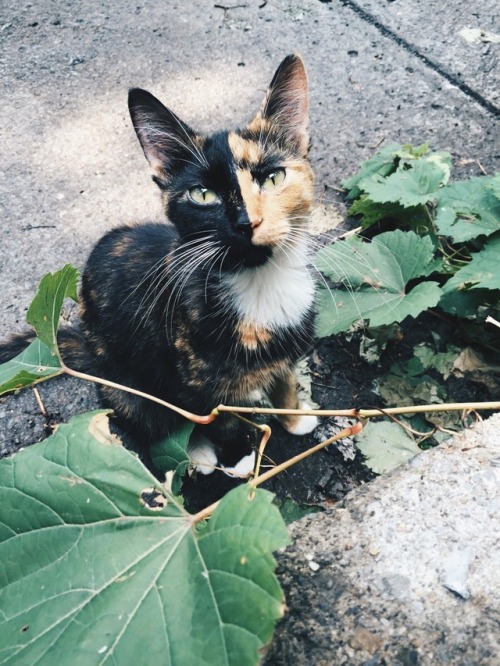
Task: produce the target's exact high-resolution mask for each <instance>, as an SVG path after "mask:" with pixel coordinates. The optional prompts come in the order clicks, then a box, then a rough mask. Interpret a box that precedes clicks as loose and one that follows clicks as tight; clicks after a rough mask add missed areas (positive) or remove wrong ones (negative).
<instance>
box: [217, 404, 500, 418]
mask: <svg viewBox="0 0 500 666" xmlns="http://www.w3.org/2000/svg"><path fill="white" fill-rule="evenodd" d="M464 409H465V410H478V409H487V410H500V401H496V402H452V403H443V404H441V405H410V406H408V407H389V408H388V409H384V408H382V407H381V408H380V409H274V408H273V407H234V406H230V407H229V406H227V405H219V406H218V407H217V412H219V413H222V412H236V413H239V414H277V415H282V414H296V415H300V416H351V417H354V418H363V419H368V418H371V417H374V416H385V415H386V414H417V413H421V412H457V411H462V410H464Z"/></svg>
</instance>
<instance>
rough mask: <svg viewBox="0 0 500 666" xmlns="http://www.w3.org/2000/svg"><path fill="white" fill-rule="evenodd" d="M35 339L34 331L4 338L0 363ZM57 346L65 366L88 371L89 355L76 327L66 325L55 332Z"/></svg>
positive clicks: (1, 344) (8, 359) (18, 352)
mask: <svg viewBox="0 0 500 666" xmlns="http://www.w3.org/2000/svg"><path fill="white" fill-rule="evenodd" d="M35 339H36V334H35V332H34V331H29V330H26V331H23V332H21V333H13V334H12V335H11V336H9V337H8V338H7V339H6V340H3V341H1V342H0V363H6V362H7V361H10V360H11V359H13V358H14V357H15V356H17V355H18V354H21V352H23V351H24V350H25V349H26V348H27V347H28V346H29V345H30V344H31V343H32V342H33V340H35ZM57 346H58V347H59V351H60V352H61V356H62V359H63V361H64V363H66V365H67V366H69V367H70V368H72V369H73V370H79V371H80V372H88V370H89V367H90V365H91V355H90V352H89V350H88V347H87V344H86V342H85V338H84V337H83V335H82V333H81V331H80V330H79V329H78V328H76V327H74V328H73V327H70V326H66V327H63V328H61V329H59V331H58V332H57Z"/></svg>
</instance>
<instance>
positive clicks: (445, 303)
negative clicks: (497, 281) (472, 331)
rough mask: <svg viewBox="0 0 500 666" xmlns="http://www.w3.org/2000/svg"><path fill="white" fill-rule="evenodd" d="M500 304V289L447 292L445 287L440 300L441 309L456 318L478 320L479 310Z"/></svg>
mask: <svg viewBox="0 0 500 666" xmlns="http://www.w3.org/2000/svg"><path fill="white" fill-rule="evenodd" d="M488 303H489V304H491V305H493V304H496V303H500V287H499V289H498V290H496V291H494V290H488V289H473V290H471V291H449V292H447V291H446V285H445V286H444V287H443V295H442V296H441V299H440V300H439V303H438V305H439V308H440V309H441V310H443V311H444V312H447V313H448V314H451V315H453V316H455V317H462V318H465V317H474V318H476V317H477V315H478V312H479V308H480V307H481V306H484V305H485V304H488Z"/></svg>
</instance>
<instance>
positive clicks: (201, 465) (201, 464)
mask: <svg viewBox="0 0 500 666" xmlns="http://www.w3.org/2000/svg"><path fill="white" fill-rule="evenodd" d="M187 454H188V456H189V460H190V461H191V465H192V466H193V467H194V469H195V470H196V471H197V472H199V473H200V474H205V475H206V474H212V472H213V471H214V469H215V467H216V466H217V455H216V454H215V451H214V447H213V446H212V443H211V442H210V441H209V440H208V439H207V438H206V437H204V436H203V435H200V434H199V433H197V434H195V435H194V436H193V437H192V438H191V442H190V443H189V446H188V450H187Z"/></svg>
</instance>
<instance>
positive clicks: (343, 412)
mask: <svg viewBox="0 0 500 666" xmlns="http://www.w3.org/2000/svg"><path fill="white" fill-rule="evenodd" d="M61 369H62V370H63V372H65V373H66V374H68V375H70V376H71V377H76V378H77V379H84V380H86V381H88V382H94V383H95V384H101V386H109V387H110V388H115V389H118V390H120V391H126V392H127V393H132V394H133V395H137V396H139V397H141V398H146V399H147V400H152V401H153V402H156V403H158V404H159V405H163V407H167V408H168V409H171V410H173V411H174V412H177V414H180V415H181V416H184V418H186V419H188V420H189V421H193V423H198V424H199V425H208V424H209V423H212V422H213V421H214V420H215V419H216V418H217V416H218V415H219V414H221V413H223V412H233V413H234V415H235V416H236V415H237V414H271V415H272V414H275V415H278V416H279V415H285V414H289V415H297V416H351V417H353V418H362V419H368V418H371V417H374V416H385V415H386V414H387V415H390V414H417V413H421V412H457V411H463V410H464V409H465V410H477V409H487V410H495V409H498V410H500V401H493V402H452V403H443V404H440V405H410V406H408V407H388V408H387V409H383V408H380V409H275V408H274V407H236V406H232V405H219V406H218V407H216V408H215V409H213V410H212V411H211V412H210V414H205V415H201V414H193V413H192V412H188V411H187V410H185V409H182V408H181V407H177V406H176V405H173V404H172V403H170V402H166V401H165V400H161V398H157V397H156V396H154V395H150V394H149V393H144V392H143V391H139V390H137V389H133V388H130V387H128V386H124V385H123V384H117V383H116V382H112V381H109V380H108V379H101V377H95V376H94V375H87V374H86V373H84V372H79V371H78V370H73V369H72V368H68V366H67V365H66V364H65V363H64V362H63V361H61Z"/></svg>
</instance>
